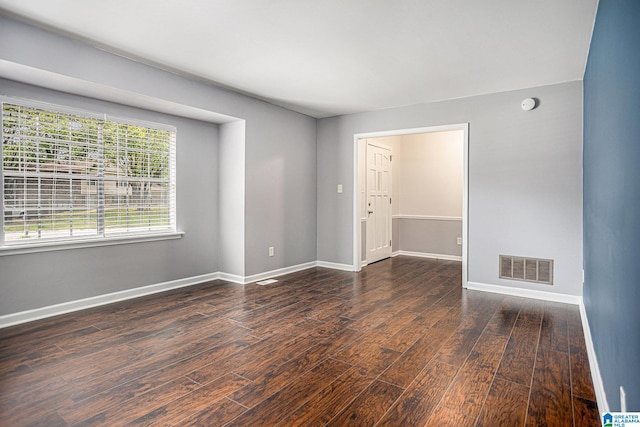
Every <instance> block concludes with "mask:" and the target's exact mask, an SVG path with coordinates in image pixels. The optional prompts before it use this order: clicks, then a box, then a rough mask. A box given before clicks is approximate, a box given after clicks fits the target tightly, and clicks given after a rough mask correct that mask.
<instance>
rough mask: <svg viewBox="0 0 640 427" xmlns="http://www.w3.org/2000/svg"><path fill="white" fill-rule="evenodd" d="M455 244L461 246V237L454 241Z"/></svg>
mask: <svg viewBox="0 0 640 427" xmlns="http://www.w3.org/2000/svg"><path fill="white" fill-rule="evenodd" d="M456 243H457V244H459V245H461V244H462V237H458V238H457V239H456Z"/></svg>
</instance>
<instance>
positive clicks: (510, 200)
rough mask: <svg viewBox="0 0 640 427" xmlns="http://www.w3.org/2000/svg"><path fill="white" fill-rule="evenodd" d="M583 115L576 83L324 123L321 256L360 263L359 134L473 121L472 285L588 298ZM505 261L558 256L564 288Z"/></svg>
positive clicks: (321, 135) (557, 268)
mask: <svg viewBox="0 0 640 427" xmlns="http://www.w3.org/2000/svg"><path fill="white" fill-rule="evenodd" d="M527 97H537V98H539V100H540V106H539V107H538V108H536V109H535V110H533V111H529V112H524V111H522V109H521V108H520V102H521V101H522V99H524V98H527ZM581 115H582V84H581V82H579V81H576V82H569V83H564V84H557V85H551V86H544V87H538V88H532V89H527V90H520V91H512V92H505V93H497V94H490V95H483V96H476V97H470V98H465V99H458V100H451V101H444V102H437V103H431V104H422V105H416V106H410V107H403V108H394V109H387V110H382V111H377V112H370V113H362V114H353V115H348V116H340V117H332V118H327V119H322V120H319V121H318V259H319V260H321V261H327V262H335V263H341V264H349V265H350V264H353V259H352V257H353V249H352V245H353V242H352V239H353V230H352V223H353V220H352V215H353V196H354V194H353V192H354V188H353V167H354V166H353V151H354V149H353V148H354V147H353V144H354V142H353V135H354V134H356V133H367V132H378V131H388V130H395V129H408V128H418V127H426V126H437V125H448V124H457V123H465V122H468V123H469V241H468V244H469V259H468V269H469V277H468V279H469V281H472V282H478V283H485V284H494V285H503V286H517V287H521V288H527V289H534V290H543V291H550V292H557V293H563V294H568V295H581V292H582V255H581V254H582V172H581V156H582V151H581V150H582V117H581ZM339 183H342V184H343V185H344V192H343V193H342V194H337V193H336V192H335V187H336V185H337V184H339ZM499 254H508V255H522V256H532V257H540V258H551V259H554V260H555V261H556V264H555V285H554V286H553V287H549V286H544V285H536V284H531V283H524V282H513V281H506V280H500V279H498V255H499Z"/></svg>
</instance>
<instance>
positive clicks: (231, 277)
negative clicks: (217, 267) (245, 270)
mask: <svg viewBox="0 0 640 427" xmlns="http://www.w3.org/2000/svg"><path fill="white" fill-rule="evenodd" d="M217 274H218V279H220V280H224V281H225V282H231V283H238V284H239V285H244V284H245V281H244V276H238V275H236V274H229V273H222V272H218V273H217Z"/></svg>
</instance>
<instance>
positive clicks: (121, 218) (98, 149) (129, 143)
mask: <svg viewBox="0 0 640 427" xmlns="http://www.w3.org/2000/svg"><path fill="white" fill-rule="evenodd" d="M2 114H3V135H2V150H3V153H2V162H3V169H4V175H5V182H4V184H3V185H4V186H5V197H4V199H5V200H4V207H5V210H7V209H8V210H16V209H17V210H20V209H23V210H24V209H25V208H26V209H27V210H28V209H33V206H34V203H35V204H39V205H41V206H42V207H44V208H45V209H44V210H42V209H41V212H42V213H41V221H40V227H41V228H40V229H41V230H54V229H55V230H65V229H70V226H71V218H72V219H73V229H95V228H96V227H97V225H96V224H97V214H96V211H95V210H87V208H86V207H81V203H78V202H77V201H76V203H75V204H74V205H76V206H77V208H76V209H78V210H77V211H76V210H74V211H73V213H72V214H70V213H69V212H68V211H67V212H59V211H53V210H50V211H49V210H47V208H46V207H47V206H50V205H52V204H53V203H58V202H57V201H60V200H65V199H66V200H69V198H70V197H83V195H82V194H79V193H78V194H75V193H74V194H71V195H69V190H68V188H69V187H68V186H67V189H66V193H65V192H64V191H65V190H63V189H57V190H56V189H51V188H50V187H46V186H42V187H41V190H40V196H34V195H33V194H34V191H33V189H32V187H33V182H34V181H33V180H34V179H35V178H29V179H30V180H31V181H30V184H29V187H28V190H27V188H25V185H26V184H23V183H21V178H22V177H29V176H31V177H35V176H36V175H35V174H42V173H45V174H47V173H48V174H54V175H55V176H57V178H56V179H57V180H63V181H64V180H65V179H67V180H68V181H69V182H70V179H71V178H73V180H74V182H77V180H78V179H84V180H87V182H88V181H91V182H93V183H94V185H95V182H96V181H98V182H99V181H100V180H101V179H102V178H101V177H106V178H111V179H114V178H115V177H117V178H118V179H119V180H122V181H123V182H124V184H123V185H125V187H128V190H127V189H126V188H125V191H123V192H122V194H124V195H125V196H119V197H121V199H120V202H119V203H122V204H123V205H126V204H128V203H125V202H126V200H124V199H126V198H129V199H131V203H134V202H135V205H136V206H137V207H136V208H135V209H125V208H124V207H121V208H120V209H110V207H109V206H108V205H107V201H101V202H100V203H101V204H102V205H104V206H105V211H104V228H105V229H109V228H128V227H138V226H147V225H148V226H151V227H154V226H166V225H168V223H169V215H168V211H167V207H160V208H158V207H157V205H158V200H155V201H154V200H153V196H152V191H151V190H152V186H154V185H155V186H156V188H160V187H163V188H165V191H168V186H165V185H162V184H161V181H162V182H165V183H166V182H167V181H168V179H169V173H170V170H169V165H170V161H169V148H170V140H171V133H170V132H168V131H163V130H158V129H152V128H146V127H142V126H134V125H129V124H122V123H117V122H113V121H108V120H101V119H96V118H90V117H81V116H76V115H71V114H64V113H56V112H51V111H46V110H41V109H37V108H31V107H24V106H18V105H12V104H6V103H5V104H3V111H2ZM65 177H66V178H65ZM81 177H82V178H81ZM152 181H153V182H152ZM25 182H26V181H25ZM35 182H37V180H36V181H35ZM61 187H64V186H61ZM76 188H77V187H76ZM25 191H27V196H26V197H28V198H29V199H28V200H25V196H24V192H25ZM56 191H57V192H58V193H56ZM76 191H77V190H76ZM157 191H158V190H154V192H156V193H157ZM35 194H37V192H35ZM34 197H36V199H34ZM156 197H157V196H156ZM161 198H162V199H163V200H168V194H164V191H163V196H162V197H161ZM54 201H55V202H54ZM69 207H71V206H69ZM56 208H57V209H60V205H56ZM5 213H6V212H5ZM70 215H71V218H70ZM25 228H26V229H27V230H29V234H31V233H32V232H36V233H37V229H38V220H37V219H36V218H33V215H28V216H27V218H7V217H5V232H19V231H24V230H25Z"/></svg>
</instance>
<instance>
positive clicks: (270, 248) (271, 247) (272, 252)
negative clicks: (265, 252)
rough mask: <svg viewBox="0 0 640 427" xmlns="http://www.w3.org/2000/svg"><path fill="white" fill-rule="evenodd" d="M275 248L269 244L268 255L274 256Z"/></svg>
mask: <svg viewBox="0 0 640 427" xmlns="http://www.w3.org/2000/svg"><path fill="white" fill-rule="evenodd" d="M275 254H276V250H275V248H274V247H273V246H269V256H275Z"/></svg>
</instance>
